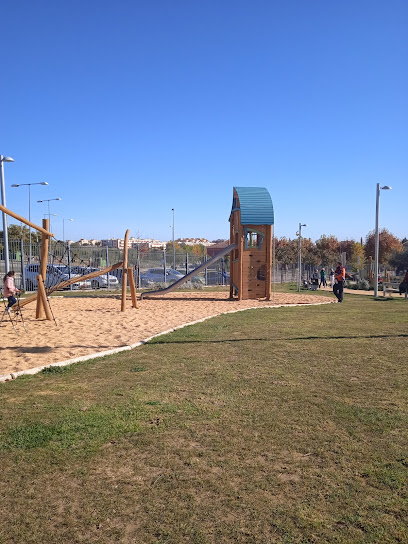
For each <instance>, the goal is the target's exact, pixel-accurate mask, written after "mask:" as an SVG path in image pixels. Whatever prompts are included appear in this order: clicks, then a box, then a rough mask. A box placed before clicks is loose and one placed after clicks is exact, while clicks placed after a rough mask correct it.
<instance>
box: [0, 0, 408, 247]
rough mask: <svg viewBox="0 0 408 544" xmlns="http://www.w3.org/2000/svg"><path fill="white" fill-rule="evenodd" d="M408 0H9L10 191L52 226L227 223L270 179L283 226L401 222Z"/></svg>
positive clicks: (103, 228) (15, 203)
mask: <svg viewBox="0 0 408 544" xmlns="http://www.w3.org/2000/svg"><path fill="white" fill-rule="evenodd" d="M407 27H408V2H406V0H390V1H388V2H384V1H382V0H381V1H378V0H359V1H357V2H356V1H355V0H353V1H352V0H342V1H340V0H332V1H327V0H324V1H323V0H322V1H320V0H316V1H311V2H307V1H305V0H288V1H285V2H278V1H272V0H268V1H265V0H259V1H255V2H249V1H240V0H234V1H232V0H228V1H227V0H225V1H223V0H217V1H213V0H207V1H202V0H195V1H191V0H190V1H187V0H173V1H169V0H157V1H143V2H142V1H138V0H118V1H117V2H115V3H112V2H106V1H104V0H98V1H96V0H86V1H83V0H82V1H78V0H70V1H59V2H55V1H54V0H53V1H51V0H38V1H36V2H32V1H31V0H30V1H27V0H22V1H19V2H12V1H11V0H6V1H5V2H4V3H3V7H2V32H1V36H0V45H1V51H2V61H3V62H2V84H1V96H2V100H1V103H2V111H1V123H0V126H1V129H0V143H1V147H0V153H1V154H3V155H9V156H12V157H13V158H14V159H15V163H14V164H6V165H5V179H6V188H7V205H8V207H9V208H11V209H12V210H14V211H16V212H17V213H20V214H21V215H24V216H26V217H27V216H28V190H27V187H25V188H24V187H20V188H17V189H16V188H10V185H11V184H13V183H30V182H31V183H35V182H41V181H47V182H48V183H49V186H48V187H44V186H34V187H32V220H33V221H36V222H40V221H41V219H42V218H43V214H44V213H46V212H47V206H46V204H37V203H36V201H37V200H39V199H46V198H56V197H60V198H62V200H61V201H60V202H52V203H51V212H52V213H57V214H58V217H55V218H52V226H53V230H54V233H55V235H56V237H57V238H62V218H73V219H74V222H72V223H67V222H66V223H65V235H66V238H71V239H74V240H75V239H79V238H80V237H86V238H106V237H123V235H124V232H125V230H126V229H127V228H129V229H130V231H131V235H134V236H137V235H140V236H142V237H155V238H160V239H169V238H171V228H170V225H171V223H172V212H171V208H175V236H176V238H177V237H184V236H204V237H207V238H209V239H214V238H227V237H228V236H229V223H228V217H229V211H230V207H231V202H232V188H233V186H234V185H236V186H260V187H266V188H267V189H268V190H269V191H270V194H271V197H272V200H273V203H274V208H275V215H276V225H275V233H276V235H277V236H287V237H294V236H295V233H296V230H297V225H298V223H299V222H300V221H301V222H304V223H307V224H308V225H309V226H308V228H307V229H305V230H304V234H305V236H310V237H311V238H312V239H316V238H318V237H320V235H322V234H327V235H328V234H334V235H336V236H337V237H339V238H341V239H344V238H350V237H353V238H355V239H359V238H360V237H361V236H363V237H364V236H365V235H366V234H367V232H368V231H370V230H372V229H373V228H374V219H375V187H376V183H377V182H379V183H381V184H384V185H391V186H392V191H387V192H382V194H381V214H380V224H381V226H385V227H387V228H388V229H389V230H391V232H393V233H394V234H395V235H396V236H399V237H404V236H408V227H407V221H406V217H407V213H406V207H407V204H406V203H407V188H408V182H407V179H408V159H407V149H408V138H407V127H408V108H407V96H408V92H407V91H408V85H407V84H408V63H407V58H408V33H407V31H406V29H407Z"/></svg>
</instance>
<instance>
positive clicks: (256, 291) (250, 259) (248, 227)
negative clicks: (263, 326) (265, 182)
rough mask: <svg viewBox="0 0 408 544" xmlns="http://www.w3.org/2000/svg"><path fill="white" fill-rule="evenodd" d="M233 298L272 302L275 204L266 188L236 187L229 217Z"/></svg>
mask: <svg viewBox="0 0 408 544" xmlns="http://www.w3.org/2000/svg"><path fill="white" fill-rule="evenodd" d="M229 220H230V244H235V246H236V247H235V249H234V250H233V251H231V264H230V297H231V298H233V297H234V296H236V297H237V298H238V300H248V299H257V298H264V297H265V298H266V299H267V300H270V298H271V280H272V277H271V272H272V253H273V251H272V237H273V225H274V213H273V205H272V200H271V197H270V195H269V192H268V191H267V189H265V188H263V187H234V192H233V200H232V209H231V215H230V219H229Z"/></svg>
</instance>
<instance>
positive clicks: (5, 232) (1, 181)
mask: <svg viewBox="0 0 408 544" xmlns="http://www.w3.org/2000/svg"><path fill="white" fill-rule="evenodd" d="M3 162H14V159H12V158H11V157H3V155H0V184H1V203H2V204H3V206H4V207H5V208H7V205H6V188H5V186H4V168H3ZM7 228H8V227H7V215H6V214H5V213H4V212H3V240H4V249H3V252H4V266H5V267H6V274H7V272H9V268H10V261H9V245H8V230H7Z"/></svg>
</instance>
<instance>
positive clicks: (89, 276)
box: [20, 262, 123, 307]
mask: <svg viewBox="0 0 408 544" xmlns="http://www.w3.org/2000/svg"><path fill="white" fill-rule="evenodd" d="M122 264H123V263H122V262H120V263H116V264H112V265H111V266H108V267H106V268H102V269H101V270H96V271H95V272H90V273H89V274H85V275H84V276H75V278H71V279H69V280H66V281H62V282H61V283H57V285H54V286H53V287H50V288H48V289H47V290H46V292H47V293H48V294H50V293H53V292H54V291H58V290H59V289H64V288H65V287H69V286H70V285H71V284H72V283H76V282H77V281H85V280H91V279H92V278H97V277H98V276H103V275H104V274H108V273H109V272H112V270H116V269H117V268H120V267H121V266H122ZM36 299H37V295H32V296H31V297H28V298H26V299H25V300H21V301H20V306H21V307H22V306H26V305H27V304H30V302H33V301H34V300H36Z"/></svg>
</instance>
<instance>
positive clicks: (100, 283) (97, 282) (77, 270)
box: [71, 266, 119, 289]
mask: <svg viewBox="0 0 408 544" xmlns="http://www.w3.org/2000/svg"><path fill="white" fill-rule="evenodd" d="M98 270H99V268H92V267H90V266H73V267H71V272H73V273H74V274H79V275H80V276H85V274H90V273H91V272H96V271H98ZM106 276H107V274H102V275H101V276H97V277H96V278H92V279H91V280H89V281H90V282H91V287H92V289H101V288H102V287H106V288H107V287H108V285H109V288H112V289H117V288H118V287H119V280H118V278H117V277H116V276H113V275H112V274H109V283H108V278H107V277H106Z"/></svg>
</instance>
